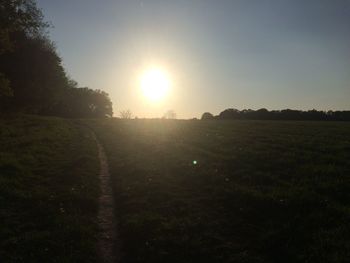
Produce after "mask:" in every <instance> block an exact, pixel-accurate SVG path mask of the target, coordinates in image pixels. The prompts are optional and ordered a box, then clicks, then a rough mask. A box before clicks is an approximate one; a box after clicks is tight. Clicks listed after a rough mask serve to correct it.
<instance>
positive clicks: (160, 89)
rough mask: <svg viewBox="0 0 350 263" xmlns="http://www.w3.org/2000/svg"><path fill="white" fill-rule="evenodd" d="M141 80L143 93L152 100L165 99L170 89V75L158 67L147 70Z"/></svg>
mask: <svg viewBox="0 0 350 263" xmlns="http://www.w3.org/2000/svg"><path fill="white" fill-rule="evenodd" d="M140 82H141V83H140V85H141V90H142V93H143V95H144V96H145V97H146V98H147V99H148V100H150V101H152V102H157V101H160V100H162V99H164V97H165V96H166V95H167V94H168V92H169V89H170V81H169V77H168V75H167V74H166V73H165V72H164V71H162V70H160V69H157V68H153V69H149V70H147V71H145V72H144V74H143V75H142V77H141V81H140Z"/></svg>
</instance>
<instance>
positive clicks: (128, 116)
mask: <svg viewBox="0 0 350 263" xmlns="http://www.w3.org/2000/svg"><path fill="white" fill-rule="evenodd" d="M120 118H122V119H131V118H132V113H131V111H130V110H123V111H121V112H120Z"/></svg>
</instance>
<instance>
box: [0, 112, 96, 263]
mask: <svg viewBox="0 0 350 263" xmlns="http://www.w3.org/2000/svg"><path fill="white" fill-rule="evenodd" d="M96 151H97V150H96V145H95V141H94V140H93V138H92V137H91V132H90V131H88V130H87V129H86V128H83V127H82V126H79V125H78V124H76V123H75V122H73V121H69V120H64V119H59V118H43V117H35V116H26V115H23V116H9V117H7V118H5V119H4V118H2V119H0V222H1V223H0V261H1V262H96V260H97V257H96V249H95V244H96V234H97V224H96V214H97V198H98V195H99V181H98V177H97V175H98V171H99V162H98V159H97V158H96V155H97V152H96Z"/></svg>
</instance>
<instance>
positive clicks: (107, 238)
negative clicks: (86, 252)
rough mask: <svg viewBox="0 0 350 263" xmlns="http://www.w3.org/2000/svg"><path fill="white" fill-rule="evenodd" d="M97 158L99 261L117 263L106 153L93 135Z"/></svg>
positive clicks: (114, 221)
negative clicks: (98, 163) (98, 168)
mask: <svg viewBox="0 0 350 263" xmlns="http://www.w3.org/2000/svg"><path fill="white" fill-rule="evenodd" d="M94 137H95V140H96V144H97V148H98V157H99V160H100V174H99V178H100V188H101V195H100V198H99V211H98V225H99V237H98V250H99V256H100V261H101V262H103V263H119V262H120V261H121V260H120V242H119V237H118V234H117V223H116V218H115V211H114V209H115V206H114V198H113V191H112V183H111V178H110V173H109V168H108V161H107V156H106V153H105V151H104V149H103V146H102V145H101V143H100V142H99V141H98V140H97V138H96V136H95V135H94Z"/></svg>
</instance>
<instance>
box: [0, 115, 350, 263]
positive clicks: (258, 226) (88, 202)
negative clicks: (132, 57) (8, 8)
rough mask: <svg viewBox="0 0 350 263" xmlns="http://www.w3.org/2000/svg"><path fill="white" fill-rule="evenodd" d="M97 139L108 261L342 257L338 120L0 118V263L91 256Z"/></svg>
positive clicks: (346, 162) (346, 148) (349, 247)
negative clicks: (105, 178)
mask: <svg viewBox="0 0 350 263" xmlns="http://www.w3.org/2000/svg"><path fill="white" fill-rule="evenodd" d="M87 126H90V127H91V128H92V129H93V130H94V131H95V133H96V134H97V137H98V139H99V140H100V142H101V143H102V144H103V145H104V147H105V150H106V154H107V157H108V161H109V167H110V172H111V176H112V182H113V190H114V196H115V203H116V208H115V210H116V217H117V219H118V222H117V223H118V231H119V233H120V239H121V243H122V253H123V254H122V259H123V261H122V262H125V263H131V262H147V263H152V262H170V263H171V262H181V263H187V262H249V263H250V262H253V263H254V262H259V263H262V262H293V263H294V262H347V261H348V258H349V257H350V191H349V190H350V123H341V122H282V121H194V120H193V121H182V120H117V119H105V120H80V121H78V120H66V119H60V118H49V117H47V118H44V117H35V116H28V115H16V116H11V117H7V118H2V119H1V120H0V146H1V147H0V219H1V228H0V242H1V243H0V261H1V262H100V261H99V259H98V257H97V252H96V245H97V235H98V226H97V211H98V196H99V178H98V172H99V160H98V157H97V149H96V144H95V141H94V139H93V137H92V135H91V130H89V129H88V128H87Z"/></svg>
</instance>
